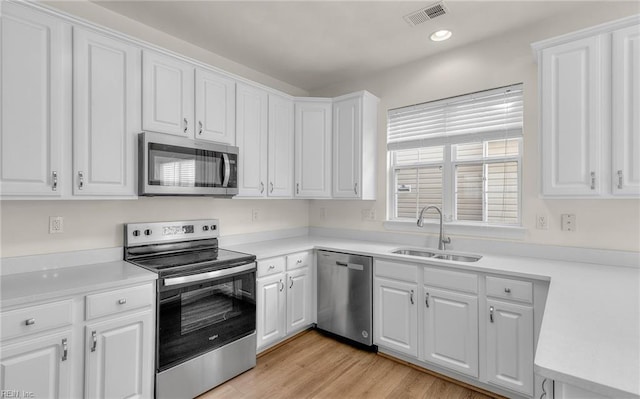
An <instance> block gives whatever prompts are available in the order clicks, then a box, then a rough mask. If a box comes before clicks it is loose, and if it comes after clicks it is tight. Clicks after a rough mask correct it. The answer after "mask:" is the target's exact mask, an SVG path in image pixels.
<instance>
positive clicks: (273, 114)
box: [267, 94, 294, 198]
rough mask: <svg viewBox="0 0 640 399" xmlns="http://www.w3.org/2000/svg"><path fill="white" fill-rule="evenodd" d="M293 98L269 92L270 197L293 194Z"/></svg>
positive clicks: (286, 196) (284, 196) (290, 195)
mask: <svg viewBox="0 0 640 399" xmlns="http://www.w3.org/2000/svg"><path fill="white" fill-rule="evenodd" d="M293 153H294V147H293V100H291V99H288V98H285V97H282V96H278V95H275V94H269V143H268V164H269V168H268V169H269V172H268V175H269V187H268V192H267V195H268V196H269V197H283V198H291V197H292V196H293Z"/></svg>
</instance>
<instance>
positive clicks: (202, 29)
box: [94, 0, 597, 91]
mask: <svg viewBox="0 0 640 399" xmlns="http://www.w3.org/2000/svg"><path fill="white" fill-rule="evenodd" d="M94 2H95V3H96V4H98V5H100V6H102V7H105V8H107V9H110V10H112V11H114V12H116V13H119V14H122V15H125V16H127V17H129V18H132V19H134V20H137V21H140V22H142V23H143V24H146V25H149V26H151V27H154V28H156V29H159V30H161V31H163V32H166V33H168V34H170V35H172V36H175V37H178V38H180V39H182V40H185V41H187V42H190V43H193V44H195V45H197V46H199V47H202V48H205V49H207V50H209V51H212V52H214V53H216V54H218V55H221V56H223V57H225V58H228V59H230V60H232V61H235V62H238V63H240V64H243V65H245V66H248V67H250V68H252V69H254V70H257V71H259V72H262V73H265V74H267V75H270V76H272V77H274V78H276V79H279V80H281V81H284V82H287V83H289V84H291V85H294V86H297V87H299V88H301V89H304V90H307V91H313V90H315V89H319V88H322V87H326V86H328V85H331V84H335V83H340V82H344V81H347V80H349V79H352V78H354V77H356V76H360V75H363V74H368V73H372V72H375V71H379V70H384V69H387V68H391V67H394V66H397V65H402V64H405V63H408V62H411V61H414V60H417V59H420V58H424V57H427V56H430V55H433V54H435V53H437V52H440V51H445V50H448V49H452V48H454V47H458V46H462V45H466V44H469V43H472V42H475V41H479V40H482V39H485V38H488V37H491V36H494V35H498V34H501V33H504V32H507V31H509V30H513V29H516V28H519V27H523V26H526V25H530V24H536V23H539V22H540V21H542V20H544V19H545V18H549V17H551V16H554V15H556V14H558V13H565V12H568V11H569V10H570V9H571V8H575V7H590V6H591V5H597V3H595V2H575V1H573V2H571V1H569V2H560V1H554V2H542V1H500V2H489V1H452V0H449V1H446V0H445V5H446V7H447V8H448V11H449V12H448V14H446V15H443V16H440V17H437V18H435V19H433V20H430V21H427V22H425V23H422V24H420V25H417V26H414V27H412V26H409V24H407V23H406V22H405V20H404V19H403V16H404V15H406V14H409V13H411V12H413V11H417V10H419V9H421V8H423V7H425V6H428V5H430V4H433V3H434V1H353V0H352V1H308V0H307V1H300V0H298V1H94ZM444 28H446V29H449V30H451V31H453V37H452V38H451V39H450V40H448V41H446V42H439V43H435V42H431V41H430V40H428V36H429V34H430V33H432V32H434V31H436V30H439V29H444Z"/></svg>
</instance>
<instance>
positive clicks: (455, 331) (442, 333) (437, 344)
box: [421, 286, 478, 377]
mask: <svg viewBox="0 0 640 399" xmlns="http://www.w3.org/2000/svg"><path fill="white" fill-rule="evenodd" d="M423 309H424V313H423V314H424V330H423V332H422V335H421V337H422V339H423V343H424V360H425V361H427V362H433V363H435V364H438V365H440V366H442V367H447V368H450V369H452V370H455V371H458V372H460V373H463V374H466V375H469V376H471V377H478V297H477V296H475V295H467V294H460V293H457V292H454V291H448V290H441V289H437V288H434V287H429V286H425V287H424V306H423Z"/></svg>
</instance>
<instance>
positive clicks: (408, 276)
mask: <svg viewBox="0 0 640 399" xmlns="http://www.w3.org/2000/svg"><path fill="white" fill-rule="evenodd" d="M373 269H374V271H375V274H376V276H378V277H387V278H391V279H394V280H401V281H408V282H410V283H417V282H418V266H416V265H413V264H408V263H399V262H388V261H386V260H378V259H376V260H375V261H374V268H373Z"/></svg>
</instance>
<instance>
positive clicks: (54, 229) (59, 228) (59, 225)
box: [49, 216, 64, 234]
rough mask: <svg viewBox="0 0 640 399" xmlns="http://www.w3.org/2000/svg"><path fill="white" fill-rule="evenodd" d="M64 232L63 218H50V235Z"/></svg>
mask: <svg viewBox="0 0 640 399" xmlns="http://www.w3.org/2000/svg"><path fill="white" fill-rule="evenodd" d="M63 231H64V224H63V219H62V216H49V234H58V233H62V232H63Z"/></svg>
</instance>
